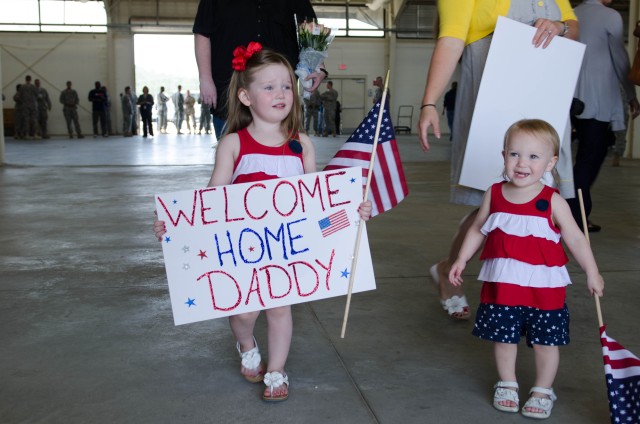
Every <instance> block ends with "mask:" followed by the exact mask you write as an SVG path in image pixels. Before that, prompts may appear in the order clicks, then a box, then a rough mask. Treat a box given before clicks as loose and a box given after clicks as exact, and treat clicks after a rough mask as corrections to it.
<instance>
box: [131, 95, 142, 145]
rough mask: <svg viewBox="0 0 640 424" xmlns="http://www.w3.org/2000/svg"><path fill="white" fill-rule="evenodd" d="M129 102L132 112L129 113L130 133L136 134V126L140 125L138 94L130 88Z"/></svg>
mask: <svg viewBox="0 0 640 424" xmlns="http://www.w3.org/2000/svg"><path fill="white" fill-rule="evenodd" d="M131 104H132V105H133V113H132V114H131V135H138V128H139V127H140V124H139V121H140V118H139V116H140V114H139V113H138V106H137V105H138V96H137V95H136V93H135V91H134V90H133V89H131Z"/></svg>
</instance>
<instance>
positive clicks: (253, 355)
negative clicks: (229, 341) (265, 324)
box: [236, 337, 266, 383]
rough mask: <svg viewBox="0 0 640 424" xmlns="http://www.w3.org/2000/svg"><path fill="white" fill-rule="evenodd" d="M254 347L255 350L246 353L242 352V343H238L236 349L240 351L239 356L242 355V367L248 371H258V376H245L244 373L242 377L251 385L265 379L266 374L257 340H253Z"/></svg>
mask: <svg viewBox="0 0 640 424" xmlns="http://www.w3.org/2000/svg"><path fill="white" fill-rule="evenodd" d="M253 345H254V346H255V347H254V348H253V349H251V350H248V351H246V352H241V351H240V342H236V349H237V350H238V354H239V355H240V361H241V363H242V366H243V367H244V369H245V370H247V371H257V374H254V375H251V374H245V373H242V372H241V373H242V376H243V377H244V378H245V380H247V381H249V382H251V383H259V382H261V381H262V380H263V379H264V372H265V368H266V367H265V364H264V362H262V357H261V356H260V349H258V342H257V341H256V338H255V337H254V338H253Z"/></svg>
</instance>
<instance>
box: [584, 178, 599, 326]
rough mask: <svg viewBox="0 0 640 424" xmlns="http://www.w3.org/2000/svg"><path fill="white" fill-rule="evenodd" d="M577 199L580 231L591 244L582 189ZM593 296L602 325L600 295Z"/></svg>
mask: <svg viewBox="0 0 640 424" xmlns="http://www.w3.org/2000/svg"><path fill="white" fill-rule="evenodd" d="M578 199H579V200H580V215H581V216H582V231H583V232H584V236H585V237H586V238H587V243H589V244H591V241H590V240H589V226H588V224H587V214H586V213H585V211H584V201H583V200H582V189H581V188H579V189H578ZM593 297H594V298H595V299H596V313H597V314H598V325H599V327H602V326H603V325H604V322H603V320H602V309H600V296H598V295H596V294H594V295H593Z"/></svg>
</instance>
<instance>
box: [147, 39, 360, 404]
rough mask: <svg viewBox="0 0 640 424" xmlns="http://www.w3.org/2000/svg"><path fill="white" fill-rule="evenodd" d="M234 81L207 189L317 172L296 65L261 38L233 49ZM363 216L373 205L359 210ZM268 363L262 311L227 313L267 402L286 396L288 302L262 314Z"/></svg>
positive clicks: (161, 229) (158, 226)
mask: <svg viewBox="0 0 640 424" xmlns="http://www.w3.org/2000/svg"><path fill="white" fill-rule="evenodd" d="M232 67H233V69H234V72H233V76H232V77H231V83H230V85H229V97H228V98H229V100H228V101H229V105H228V110H229V116H228V129H227V134H226V135H225V136H224V137H222V138H221V139H220V142H219V144H218V147H217V151H216V161H215V166H214V168H213V173H212V175H211V179H210V181H209V187H213V186H221V185H227V184H234V183H245V182H252V181H261V180H268V179H274V178H282V177H290V176H295V175H300V174H303V173H309V172H316V158H315V151H314V147H313V143H312V141H311V139H310V138H309V137H308V136H307V135H306V134H301V133H298V128H301V127H302V125H301V124H302V118H301V116H300V111H301V108H300V100H299V98H298V94H297V89H296V85H295V77H294V73H293V69H291V66H290V65H289V62H288V61H287V59H286V58H285V57H284V56H282V55H281V54H279V53H276V52H274V51H272V50H268V49H263V48H262V46H261V45H260V44H259V43H254V42H252V43H249V45H248V46H247V48H244V47H238V48H236V49H235V51H234V59H233V63H232ZM358 210H359V212H360V217H361V218H362V219H364V220H367V219H369V217H370V216H371V202H363V203H361V204H360V207H359V209H358ZM154 231H155V233H156V236H157V237H158V238H159V239H161V237H162V235H163V234H164V233H165V231H166V230H165V226H164V222H163V221H156V222H155V224H154ZM265 312H266V316H267V343H268V346H269V361H268V363H267V364H266V365H265V363H264V361H263V360H262V358H261V356H260V351H259V349H258V344H257V342H256V339H255V338H254V335H253V330H254V327H255V323H256V319H257V318H258V315H259V314H260V311H255V312H249V313H244V314H239V315H234V316H231V317H229V324H230V326H231V331H232V332H233V335H234V336H235V338H236V341H237V343H236V348H237V350H238V353H239V354H240V358H241V363H242V365H241V368H240V372H241V374H242V376H243V377H244V378H245V379H246V380H248V381H250V382H253V383H257V382H260V381H264V383H265V385H266V386H267V387H266V388H265V389H264V392H263V395H262V399H263V400H265V401H271V402H277V401H283V400H286V399H287V398H288V397H289V379H288V376H287V374H286V373H285V370H284V368H285V363H286V361H287V356H288V355H289V347H290V345H291V336H292V332H293V322H292V317H291V306H282V307H277V308H272V309H268V310H266V311H265Z"/></svg>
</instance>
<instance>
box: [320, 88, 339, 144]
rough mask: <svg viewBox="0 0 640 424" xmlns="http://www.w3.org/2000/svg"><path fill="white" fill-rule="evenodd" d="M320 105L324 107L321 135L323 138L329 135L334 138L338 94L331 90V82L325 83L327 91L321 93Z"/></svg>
mask: <svg viewBox="0 0 640 424" xmlns="http://www.w3.org/2000/svg"><path fill="white" fill-rule="evenodd" d="M321 98H322V105H323V106H324V123H325V128H324V132H323V133H322V135H323V137H328V136H329V134H332V135H333V136H334V137H335V136H336V109H337V107H338V92H337V91H336V90H335V89H334V88H333V82H332V81H328V82H327V91H325V92H324V93H322V95H321Z"/></svg>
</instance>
